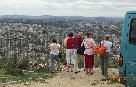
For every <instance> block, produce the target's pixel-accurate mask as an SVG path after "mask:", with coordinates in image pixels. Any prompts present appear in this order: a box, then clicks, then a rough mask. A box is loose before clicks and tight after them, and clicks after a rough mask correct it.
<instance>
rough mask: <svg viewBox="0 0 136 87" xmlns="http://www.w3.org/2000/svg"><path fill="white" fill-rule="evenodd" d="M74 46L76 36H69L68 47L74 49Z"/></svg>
mask: <svg viewBox="0 0 136 87" xmlns="http://www.w3.org/2000/svg"><path fill="white" fill-rule="evenodd" d="M73 48H74V38H72V37H69V38H68V39H67V49H73Z"/></svg>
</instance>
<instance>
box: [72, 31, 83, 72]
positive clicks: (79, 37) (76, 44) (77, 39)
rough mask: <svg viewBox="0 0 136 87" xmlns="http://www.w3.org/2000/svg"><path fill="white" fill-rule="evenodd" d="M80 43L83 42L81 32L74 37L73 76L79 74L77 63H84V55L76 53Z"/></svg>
mask: <svg viewBox="0 0 136 87" xmlns="http://www.w3.org/2000/svg"><path fill="white" fill-rule="evenodd" d="M82 42H83V34H82V33H81V32H79V33H78V34H77V35H76V36H75V37H74V58H75V65H74V71H75V74H77V73H78V72H80V71H78V63H79V61H80V62H83V61H84V53H81V52H79V51H78V48H79V46H81V44H82ZM81 64H83V63H81ZM81 64H80V66H81ZM83 65H84V64H83ZM83 67H84V66H83ZM80 68H81V67H80Z"/></svg>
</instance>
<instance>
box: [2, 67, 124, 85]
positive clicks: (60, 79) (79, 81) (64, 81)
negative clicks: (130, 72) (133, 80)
mask: <svg viewBox="0 0 136 87" xmlns="http://www.w3.org/2000/svg"><path fill="white" fill-rule="evenodd" d="M109 72H110V73H113V72H114V74H118V70H116V69H109ZM103 78H104V77H103V76H102V75H101V70H100V68H95V69H94V74H93V75H86V74H85V72H84V71H83V69H82V70H81V72H79V73H77V74H74V73H73V72H65V71H62V72H61V73H57V75H56V76H55V77H53V78H49V79H46V80H45V81H42V82H27V83H26V84H24V83H16V84H8V85H1V86H0V87H125V86H123V85H121V84H120V83H117V82H116V83H110V84H109V83H108V82H107V81H103V80H102V79H103Z"/></svg>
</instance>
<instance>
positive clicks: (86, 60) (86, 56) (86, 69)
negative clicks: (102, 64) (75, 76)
mask: <svg viewBox="0 0 136 87" xmlns="http://www.w3.org/2000/svg"><path fill="white" fill-rule="evenodd" d="M88 65H89V64H88V55H87V54H85V71H86V75H87V74H88V72H89V71H88Z"/></svg>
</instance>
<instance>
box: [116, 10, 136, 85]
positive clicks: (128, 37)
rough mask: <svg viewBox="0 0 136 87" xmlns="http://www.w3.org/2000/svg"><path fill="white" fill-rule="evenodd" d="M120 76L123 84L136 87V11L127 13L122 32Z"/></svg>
mask: <svg viewBox="0 0 136 87" xmlns="http://www.w3.org/2000/svg"><path fill="white" fill-rule="evenodd" d="M119 76H120V81H121V83H122V84H124V85H127V86H130V87H136V11H129V12H126V15H125V20H124V26H123V31H122V38H121V46H120V58H119Z"/></svg>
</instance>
